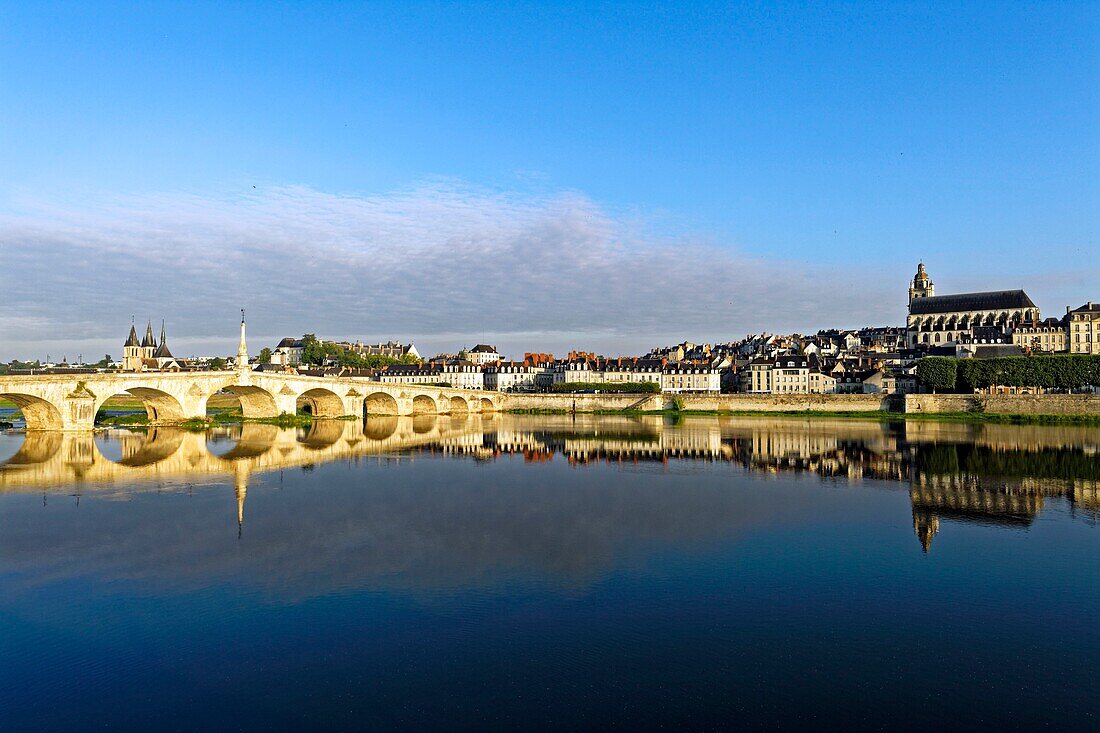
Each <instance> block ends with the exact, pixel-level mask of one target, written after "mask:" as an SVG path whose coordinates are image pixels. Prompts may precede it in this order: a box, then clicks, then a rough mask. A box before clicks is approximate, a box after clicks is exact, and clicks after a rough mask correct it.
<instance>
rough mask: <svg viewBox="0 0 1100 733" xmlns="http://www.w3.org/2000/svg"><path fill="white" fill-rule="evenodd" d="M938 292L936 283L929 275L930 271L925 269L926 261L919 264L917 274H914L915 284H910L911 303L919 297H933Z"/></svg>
mask: <svg viewBox="0 0 1100 733" xmlns="http://www.w3.org/2000/svg"><path fill="white" fill-rule="evenodd" d="M935 294H936V284H935V283H934V282H932V279H931V278H929V277H928V271H927V270H925V269H924V263H923V262H921V263H919V264H918V265H917V274H916V275H914V276H913V284H912V285H910V286H909V305H913V301H914V300H916V299H917V298H931V297H932V296H933V295H935Z"/></svg>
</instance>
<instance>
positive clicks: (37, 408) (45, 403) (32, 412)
mask: <svg viewBox="0 0 1100 733" xmlns="http://www.w3.org/2000/svg"><path fill="white" fill-rule="evenodd" d="M0 397H3V398H4V399H6V400H8V401H9V402H11V403H13V404H14V405H15V406H16V407H18V408H19V411H20V412H21V413H23V420H24V421H26V423H27V430H61V429H63V428H64V427H65V425H64V421H63V420H62V417H61V411H60V410H59V409H57V406H56V405H55V404H53V403H52V402H50V401H49V400H44V399H42V398H41V397H35V396H34V395H29V394H21V393H13V392H4V393H0Z"/></svg>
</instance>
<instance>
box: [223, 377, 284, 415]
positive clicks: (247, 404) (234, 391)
mask: <svg viewBox="0 0 1100 733" xmlns="http://www.w3.org/2000/svg"><path fill="white" fill-rule="evenodd" d="M221 391H222V392H228V393H229V394H231V395H233V396H234V397H236V398H237V401H238V402H240V403H241V414H242V415H244V416H245V417H250V418H252V417H276V416H277V415H278V414H279V408H278V406H277V405H276V404H275V395H273V394H271V393H270V392H268V391H267V390H266V389H264V388H262V387H252V386H247V387H246V386H244V385H241V384H232V385H229V386H228V387H223V388H222V390H221Z"/></svg>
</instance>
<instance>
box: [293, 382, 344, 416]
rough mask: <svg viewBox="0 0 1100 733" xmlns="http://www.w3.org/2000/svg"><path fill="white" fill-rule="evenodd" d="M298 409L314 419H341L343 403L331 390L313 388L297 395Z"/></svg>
mask: <svg viewBox="0 0 1100 733" xmlns="http://www.w3.org/2000/svg"><path fill="white" fill-rule="evenodd" d="M298 407H299V408H304V409H305V410H306V411H307V412H309V414H310V415H313V416H314V417H343V416H344V401H343V400H342V399H340V395H338V394H336V393H335V392H333V391H332V390H331V389H325V388H324V387H314V388H313V389H307V390H306V391H305V392H302V393H301V394H300V395H298Z"/></svg>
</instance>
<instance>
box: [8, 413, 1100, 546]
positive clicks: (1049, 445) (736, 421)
mask: <svg viewBox="0 0 1100 733" xmlns="http://www.w3.org/2000/svg"><path fill="white" fill-rule="evenodd" d="M13 439H14V438H13V437H12V436H10V435H9V436H8V440H9V441H11V440H13ZM1098 444H1100V438H1098V432H1097V431H1096V430H1095V429H1090V428H1081V427H1046V426H1010V425H965V424H942V423H932V422H923V421H922V422H909V423H878V422H862V421H852V420H837V421H829V420H799V419H789V418H787V419H784V418H717V417H715V418H704V417H699V418H695V417H693V418H689V419H685V420H681V421H673V420H669V419H667V418H662V417H629V418H628V417H597V416H509V415H499V416H481V415H468V414H462V415H456V416H434V415H419V416H415V417H405V418H396V417H385V418H372V419H370V420H369V421H367V422H365V423H360V422H355V421H342V420H322V421H317V422H315V423H314V424H313V425H312V426H311V427H309V428H308V429H280V428H277V427H275V426H271V425H259V424H247V425H244V426H235V427H226V428H218V429H216V430H212V431H208V432H202V433H194V432H186V431H183V430H180V429H173V428H151V429H148V430H141V431H138V430H111V431H105V432H101V433H96V434H94V435H93V434H62V433H32V434H28V435H26V436H25V437H24V438H23V442H22V445H21V447H20V448H19V450H18V451H17V452H15V454H14V455H13V456H12V457H11V458H10V459H8V460H7V461H5V462H3V463H2V464H0V491H7V492H13V491H41V492H43V494H44V496H45V495H47V494H49V493H64V494H70V495H71V494H72V493H73V487H74V486H76V487H79V491H78V492H77V493H80V492H87V491H91V490H97V491H102V492H110V491H112V490H119V489H121V490H123V491H134V490H140V487H141V486H143V485H147V484H150V483H152V484H155V485H157V486H158V487H164V486H166V485H177V486H178V485H181V484H184V483H186V484H187V485H189V486H191V485H193V484H194V483H195V482H196V481H201V480H203V479H208V480H210V481H227V480H228V482H230V483H231V484H232V485H233V486H234V493H235V497H236V500H237V519H238V529H239V528H240V525H241V524H243V521H244V503H245V499H246V496H247V493H248V485H249V482H250V481H251V480H252V478H253V477H255V476H262V475H266V474H271V473H273V472H280V471H285V470H288V469H293V468H312V467H315V466H317V465H320V464H324V463H331V462H336V461H348V460H353V459H358V458H360V457H365V456H371V455H379V456H388V457H391V458H399V457H401V456H414V455H442V456H447V457H454V458H470V459H473V460H475V461H495V460H497V459H500V458H502V457H504V456H512V455H515V456H522V458H523V461H524V463H549V462H553V461H554V460H564V462H565V463H566V465H568V466H572V467H576V468H581V467H583V466H585V465H589V464H594V463H601V464H613V465H622V466H636V467H644V466H653V467H656V468H657V469H658V470H664V471H667V470H671V469H672V468H674V467H685V466H691V465H693V464H695V463H698V462H724V463H728V464H730V465H731V468H733V469H734V470H735V471H739V472H746V473H749V474H766V475H781V474H815V475H817V476H818V477H820V478H821V479H823V480H828V481H830V482H841V483H844V482H847V483H857V482H862V481H865V480H874V481H880V482H886V484H887V485H893V486H897V487H899V488H905V489H907V490H908V492H909V499H910V504H911V507H912V513H913V529H914V532H915V534H916V536H917V538H918V540H919V542H920V544H921V546H922V548H923V549H924V550H925V551H926V552H927V551H928V550H929V549H930V547H931V545H932V540H933V538H934V537H935V536H936V534H937V532H938V531H939V530H940V526H941V520H952V521H963V522H982V523H994V524H999V525H1003V526H1006V527H1013V526H1015V527H1026V526H1028V525H1029V524H1030V523H1031V522H1032V521H1033V520H1034V519H1035V517H1036V516H1037V515H1038V514H1039V513H1040V512H1041V511H1042V510H1043V506H1044V502H1045V501H1046V500H1048V499H1050V498H1053V497H1058V498H1062V499H1066V500H1068V501H1069V502H1070V505H1071V508H1072V510H1073V511H1074V512H1075V513H1076V512H1082V511H1083V512H1084V516H1085V517H1086V518H1087V519H1090V521H1091V520H1094V518H1095V516H1096V513H1097V510H1098V508H1100V462H1098V461H1097V449H1098ZM9 447H10V446H9Z"/></svg>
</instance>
